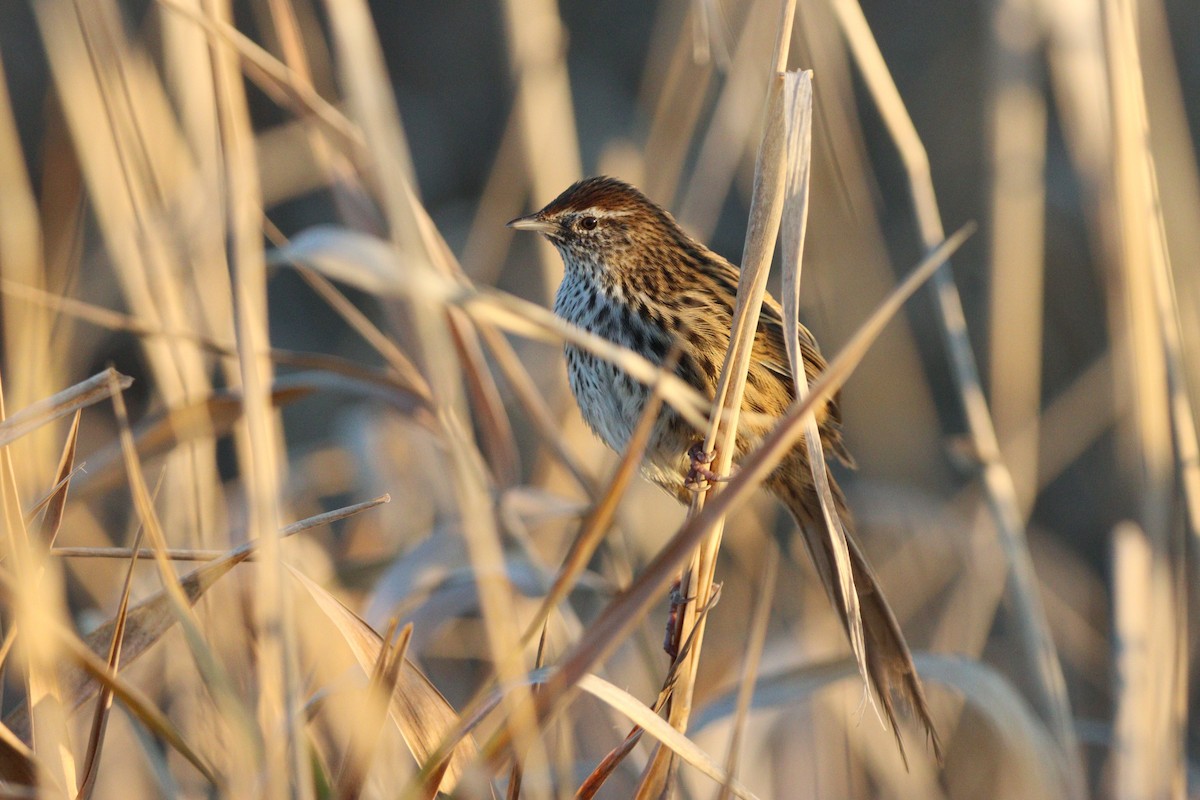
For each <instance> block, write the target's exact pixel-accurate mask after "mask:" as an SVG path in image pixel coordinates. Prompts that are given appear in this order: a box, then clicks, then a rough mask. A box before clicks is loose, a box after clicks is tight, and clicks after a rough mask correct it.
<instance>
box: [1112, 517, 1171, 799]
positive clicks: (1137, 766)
mask: <svg viewBox="0 0 1200 800" xmlns="http://www.w3.org/2000/svg"><path fill="white" fill-rule="evenodd" d="M1113 569H1114V572H1115V574H1114V576H1113V606H1114V608H1113V617H1114V619H1113V625H1114V637H1113V638H1114V645H1115V649H1116V652H1115V654H1114V655H1115V659H1116V670H1117V675H1116V677H1117V680H1118V681H1119V682H1120V684H1119V685H1120V686H1121V687H1122V688H1121V691H1120V693H1119V694H1118V696H1117V708H1116V713H1115V715H1114V722H1113V742H1112V748H1111V762H1110V763H1111V766H1112V770H1113V797H1115V798H1119V800H1134V798H1143V797H1163V798H1166V797H1170V798H1177V799H1181V798H1184V797H1186V796H1187V792H1186V788H1185V787H1186V779H1185V778H1184V769H1183V751H1182V744H1183V742H1182V740H1181V731H1180V730H1178V729H1177V728H1176V727H1175V726H1174V725H1173V724H1172V723H1173V719H1172V717H1173V716H1174V710H1173V706H1174V704H1175V697H1174V695H1175V685H1174V681H1173V680H1163V676H1162V671H1163V666H1164V664H1166V665H1169V668H1174V658H1173V656H1172V651H1173V650H1174V649H1175V648H1176V647H1177V646H1178V645H1177V643H1176V641H1175V639H1176V634H1175V627H1176V625H1177V621H1176V615H1177V614H1178V613H1179V611H1180V609H1179V608H1178V607H1177V606H1176V604H1175V598H1173V597H1172V593H1173V587H1172V582H1173V577H1172V575H1171V572H1172V568H1171V565H1170V564H1169V563H1168V562H1167V561H1166V560H1165V559H1164V558H1163V555H1162V553H1161V550H1160V545H1159V544H1158V543H1156V542H1154V541H1152V540H1151V539H1150V538H1149V537H1148V536H1147V535H1146V533H1145V532H1143V531H1142V530H1141V529H1140V528H1139V527H1138V526H1137V525H1136V524H1134V523H1123V524H1121V525H1118V526H1117V528H1116V529H1115V530H1114V531H1113Z"/></svg>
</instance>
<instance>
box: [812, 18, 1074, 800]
mask: <svg viewBox="0 0 1200 800" xmlns="http://www.w3.org/2000/svg"><path fill="white" fill-rule="evenodd" d="M834 10H835V11H836V12H837V15H838V19H839V21H840V23H841V25H842V30H843V32H844V34H845V36H846V39H847V41H848V42H849V45H850V50H851V52H852V53H853V55H854V58H855V61H856V62H857V64H858V66H859V68H860V69H861V70H862V73H863V77H864V79H865V82H866V84H867V87H868V89H869V90H870V92H871V94H872V97H873V99H874V101H875V103H876V105H877V107H878V108H879V111H880V113H881V114H882V116H883V119H884V122H885V124H886V125H887V127H888V130H889V132H890V134H891V136H892V138H893V140H894V141H895V143H896V146H897V148H898V149H899V151H900V156H901V160H902V161H903V162H904V166H905V169H906V171H907V172H908V179H909V189H910V192H911V197H912V202H913V206H914V211H915V214H916V218H917V225H918V228H919V231H920V235H921V239H922V243H923V244H924V246H925V247H926V248H928V247H930V246H931V245H932V244H933V243H935V242H937V241H939V240H941V239H942V237H943V236H944V234H943V228H942V221H941V213H940V211H939V210H938V205H937V198H936V196H935V193H934V189H933V181H932V176H931V174H930V167H929V156H928V154H927V153H926V151H925V147H924V145H923V144H922V143H921V139H920V137H919V136H918V134H917V131H916V128H915V127H914V125H913V122H912V118H911V117H910V116H909V114H908V111H907V109H906V108H905V106H904V102H903V100H902V99H901V97H900V92H899V90H898V89H897V88H896V84H895V82H894V81H893V80H892V77H891V73H890V71H889V70H888V68H887V64H886V63H885V62H884V60H883V56H882V54H881V53H880V52H879V46H878V44H877V43H876V41H875V37H874V35H873V34H872V33H871V29H870V27H869V26H868V24H867V20H866V17H865V16H864V15H863V11H862V8H861V7H860V6H859V4H858V2H857V0H834ZM933 284H934V289H935V291H936V298H937V304H936V306H935V307H936V308H937V310H938V313H939V317H940V323H941V325H940V327H941V331H942V335H943V339H944V342H945V345H946V348H947V351H948V354H949V357H950V366H951V370H952V373H953V375H954V378H955V386H956V388H957V389H958V392H959V399H960V401H961V402H962V406H963V411H964V413H965V415H966V421H967V427H968V430H969V432H970V435H971V441H972V444H973V445H974V448H975V454H976V456H977V457H978V459H979V463H980V466H981V468H982V472H981V478H982V480H983V485H984V486H985V488H986V491H987V497H988V501H989V505H990V506H991V510H992V513H993V515H994V517H995V521H996V529H997V533H998V535H999V538H1000V541H1001V544H1002V545H1003V547H1004V552H1005V558H1006V560H1007V562H1008V564H1007V567H1008V573H1009V574H1008V579H1009V589H1010V590H1011V592H1012V597H1013V602H1014V605H1015V607H1016V619H1017V620H1018V622H1019V623H1020V628H1019V630H1020V633H1021V639H1022V648H1023V650H1024V653H1023V657H1024V658H1025V660H1026V662H1027V664H1028V667H1029V670H1030V672H1031V673H1032V674H1034V675H1036V676H1037V677H1038V683H1037V690H1038V691H1037V694H1038V697H1037V707H1038V710H1039V713H1041V714H1043V715H1044V716H1045V717H1046V718H1047V719H1048V720H1049V721H1050V723H1051V726H1052V728H1053V730H1054V732H1055V738H1056V739H1057V740H1058V743H1059V746H1060V748H1061V750H1062V754H1063V758H1064V759H1065V760H1066V762H1067V763H1068V764H1069V765H1070V770H1069V773H1070V774H1071V775H1073V776H1075V777H1074V779H1073V781H1072V785H1071V789H1070V796H1071V797H1074V798H1079V797H1082V796H1083V793H1084V776H1083V768H1082V763H1081V761H1080V755H1079V746H1078V741H1077V737H1076V735H1075V730H1074V723H1073V721H1072V718H1071V708H1070V701H1069V699H1068V697H1067V690H1066V681H1065V679H1064V677H1063V673H1062V664H1061V663H1060V662H1059V660H1058V655H1057V652H1056V649H1055V646H1054V640H1053V638H1052V637H1051V636H1050V632H1049V629H1048V627H1047V625H1046V619H1045V612H1044V610H1043V609H1042V608H1041V601H1040V600H1039V598H1038V596H1037V577H1036V574H1035V573H1034V569H1033V563H1032V560H1031V559H1030V556H1029V548H1028V545H1027V543H1026V541H1025V529H1024V523H1023V519H1022V516H1021V512H1020V508H1019V505H1018V499H1017V495H1016V484H1015V483H1014V481H1013V477H1012V473H1011V472H1009V470H1008V467H1007V466H1006V465H1005V463H1004V458H1003V456H1002V455H1001V453H1000V447H999V443H998V442H997V440H996V431H995V427H994V426H993V423H992V419H991V415H990V413H989V412H988V406H987V401H986V399H985V398H984V396H983V390H982V387H981V386H980V383H979V371H978V368H977V367H976V365H975V357H974V354H973V353H972V350H971V343H970V340H969V338H968V336H967V329H966V318H965V317H964V315H963V310H962V300H961V299H960V297H959V294H958V289H957V287H956V286H955V284H954V279H953V276H952V275H951V274H950V272H949V269H948V268H947V269H945V270H941V271H939V272H938V273H937V274H936V275H935V276H934V278H933Z"/></svg>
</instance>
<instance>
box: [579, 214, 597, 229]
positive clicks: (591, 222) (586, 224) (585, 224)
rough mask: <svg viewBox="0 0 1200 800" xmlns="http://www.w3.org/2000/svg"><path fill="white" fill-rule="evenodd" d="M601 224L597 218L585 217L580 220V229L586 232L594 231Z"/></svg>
mask: <svg viewBox="0 0 1200 800" xmlns="http://www.w3.org/2000/svg"><path fill="white" fill-rule="evenodd" d="M599 224H600V220H598V219H596V218H595V217H583V218H582V219H580V220H579V227H580V228H583V229H584V230H585V231H594V230H596V226H597V225H599Z"/></svg>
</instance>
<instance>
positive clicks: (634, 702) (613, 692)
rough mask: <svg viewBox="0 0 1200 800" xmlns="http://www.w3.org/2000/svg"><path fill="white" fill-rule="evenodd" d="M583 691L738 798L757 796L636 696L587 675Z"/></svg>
mask: <svg viewBox="0 0 1200 800" xmlns="http://www.w3.org/2000/svg"><path fill="white" fill-rule="evenodd" d="M578 685H579V688H580V689H582V690H583V691H585V692H587V693H588V694H590V695H592V696H593V697H595V698H596V699H597V700H600V701H602V702H603V703H605V704H606V705H608V706H610V707H611V708H613V709H615V710H616V711H618V712H619V713H621V714H622V715H624V716H625V717H627V718H629V720H630V721H632V722H633V723H635V724H636V725H638V726H639V727H640V728H642V730H644V731H645V732H646V733H648V734H650V735H651V736H653V737H654V738H655V739H657V740H658V741H659V742H660V743H661V744H662V745H664V746H665V747H666V748H667V749H668V750H669V751H670V752H672V753H674V754H675V755H677V756H679V757H680V758H681V759H682V760H683V761H685V762H686V763H688V764H690V765H691V766H692V767H694V768H695V769H697V770H698V771H699V772H700V773H701V774H703V775H706V776H708V777H709V778H711V779H712V780H713V781H715V782H716V783H718V784H728V786H729V788H730V791H731V792H732V793H733V795H734V797H738V798H744V799H745V800H749V799H750V798H754V797H755V796H756V795H755V794H754V793H753V792H751V791H750V790H749V789H747V788H746V787H745V786H743V785H742V784H741V782H739V781H737V780H734V779H733V778H731V777H730V775H729V774H728V773H727V772H726V771H725V770H724V769H723V768H722V767H721V765H720V764H719V763H718V762H717V760H716V759H714V758H713V757H712V756H710V755H709V754H708V753H706V752H705V751H704V750H702V749H701V748H700V747H698V746H697V745H696V743H695V742H693V741H692V740H691V739H689V738H687V737H686V736H684V735H683V734H682V733H680V732H679V731H677V730H675V729H674V728H673V727H671V726H670V725H669V724H667V722H666V721H665V720H663V719H662V718H661V717H659V716H658V715H657V714H655V713H654V712H653V711H652V710H651V709H649V708H647V707H646V704H645V703H643V702H641V701H640V700H638V699H637V698H636V697H634V696H633V695H631V694H629V693H628V692H626V691H624V690H623V689H618V688H617V687H616V686H614V685H612V684H611V683H609V682H608V681H606V680H604V679H603V678H600V677H598V676H596V675H592V674H587V675H584V676H583V677H582V678H580V680H579V684H578Z"/></svg>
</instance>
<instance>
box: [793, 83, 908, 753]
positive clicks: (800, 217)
mask: <svg viewBox="0 0 1200 800" xmlns="http://www.w3.org/2000/svg"><path fill="white" fill-rule="evenodd" d="M783 91H784V100H783V124H784V132H785V135H786V137H787V145H786V148H787V149H786V152H787V173H786V189H785V198H784V208H783V225H782V227H783V325H784V336H783V340H784V344H785V345H786V346H787V353H788V361H789V362H790V363H791V367H792V380H793V381H794V383H795V391H796V397H797V398H804V397H805V396H807V395H808V382H809V377H808V368H807V365H806V364H805V363H804V356H803V354H802V353H801V350H800V342H801V341H802V338H807V337H806V336H805V334H806V333H807V331H802V330H801V327H800V276H801V272H802V267H803V264H804V237H805V234H806V233H807V231H808V193H809V182H810V175H811V167H812V106H813V99H812V73H811V72H789V73H788V74H787V75H785V76H784V85H783ZM804 444H805V448H806V449H807V451H808V463H809V467H810V468H811V469H812V477H813V484H814V485H815V487H816V489H817V496H818V497H819V498H820V501H821V512H822V514H823V515H824V517H825V530H826V533H827V534H828V536H829V540H830V542H831V543H832V551H833V563H828V560H827V558H826V557H825V552H826V551H825V549H824V548H823V547H810V548H809V550H810V553H811V554H812V557H813V561H814V562H816V566H817V571H818V573H820V575H821V580H822V581H823V582H824V583H825V586H826V588H827V589H833V588H834V587H837V590H838V591H840V593H841V601H842V602H841V609H844V614H845V618H844V621H845V623H846V630H847V634H848V635H849V637H850V649H851V650H852V651H853V653H854V659H855V660H856V661H857V662H858V666H859V670H860V671H861V672H862V678H863V683H864V684H865V686H866V687H867V696H868V697H869V698H871V703H872V705H875V702H876V701H875V697H874V694H875V693H874V691H872V689H873V688H874V684H873V683H872V680H871V672H870V668H869V667H868V665H867V645H866V639H865V636H864V634H863V619H862V609H861V608H860V606H859V600H858V589H857V588H855V586H854V571H853V567H852V566H851V563H850V547H849V545H848V544H847V542H846V529H845V526H844V525H843V522H842V519H841V518H840V517H839V516H838V511H837V501H836V500H834V497H833V490H832V489H831V488H830V485H829V468H828V466H827V465H826V463H825V449H824V445H823V444H822V441H821V432H820V430H819V429H818V426H817V421H816V419H815V418H813V419H810V420H809V421H808V422H807V423H806V424H805V431H804ZM880 689H881V691H886V687H880ZM876 711H878V707H876ZM901 749H902V750H903V748H901Z"/></svg>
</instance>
